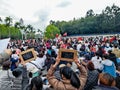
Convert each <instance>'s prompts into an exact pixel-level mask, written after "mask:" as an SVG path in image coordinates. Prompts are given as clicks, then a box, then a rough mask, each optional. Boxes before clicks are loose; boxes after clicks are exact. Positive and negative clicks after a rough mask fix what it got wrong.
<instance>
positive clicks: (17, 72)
mask: <svg viewBox="0 0 120 90" xmlns="http://www.w3.org/2000/svg"><path fill="white" fill-rule="evenodd" d="M12 74H13V76H15V77H16V78H17V77H19V76H20V75H22V71H21V70H20V69H19V68H16V69H14V70H13V71H12Z"/></svg>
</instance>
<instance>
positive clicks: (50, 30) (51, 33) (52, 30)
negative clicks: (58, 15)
mask: <svg viewBox="0 0 120 90" xmlns="http://www.w3.org/2000/svg"><path fill="white" fill-rule="evenodd" d="M56 34H60V30H59V29H58V28H57V27H56V26H54V25H52V24H50V25H48V26H47V28H46V31H45V37H46V38H52V39H53V38H55V36H56Z"/></svg>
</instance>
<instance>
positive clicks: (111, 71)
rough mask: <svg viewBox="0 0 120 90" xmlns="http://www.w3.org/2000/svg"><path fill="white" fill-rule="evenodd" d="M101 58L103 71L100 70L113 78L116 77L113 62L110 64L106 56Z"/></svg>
mask: <svg viewBox="0 0 120 90" xmlns="http://www.w3.org/2000/svg"><path fill="white" fill-rule="evenodd" d="M102 58H103V61H102V64H103V70H102V72H106V73H109V74H110V75H112V76H113V77H116V67H115V64H114V62H112V61H111V60H109V59H108V58H109V57H108V55H107V54H105V55H103V57H102Z"/></svg>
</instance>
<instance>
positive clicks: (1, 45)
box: [0, 38, 10, 53]
mask: <svg viewBox="0 0 120 90" xmlns="http://www.w3.org/2000/svg"><path fill="white" fill-rule="evenodd" d="M9 41H10V38H7V39H2V40H0V53H1V52H3V51H4V50H5V49H7V45H8V43H9Z"/></svg>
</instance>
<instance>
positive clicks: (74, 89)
mask: <svg viewBox="0 0 120 90" xmlns="http://www.w3.org/2000/svg"><path fill="white" fill-rule="evenodd" d="M74 61H75V63H76V64H77V66H78V68H79V70H80V74H79V75H77V74H76V73H75V72H74V71H73V70H72V69H71V68H70V67H68V66H64V67H62V68H61V69H60V75H61V77H62V78H61V80H58V79H56V77H55V76H54V72H55V69H56V67H57V65H58V64H59V62H60V58H59V55H58V57H57V58H56V62H55V64H54V65H51V67H50V69H49V70H48V73H47V79H48V82H49V84H50V85H51V86H52V87H53V89H54V90H82V89H83V88H84V85H85V83H86V79H87V70H86V69H85V67H84V66H82V65H80V63H79V61H78V58H77V57H76V58H75V60H74Z"/></svg>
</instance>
